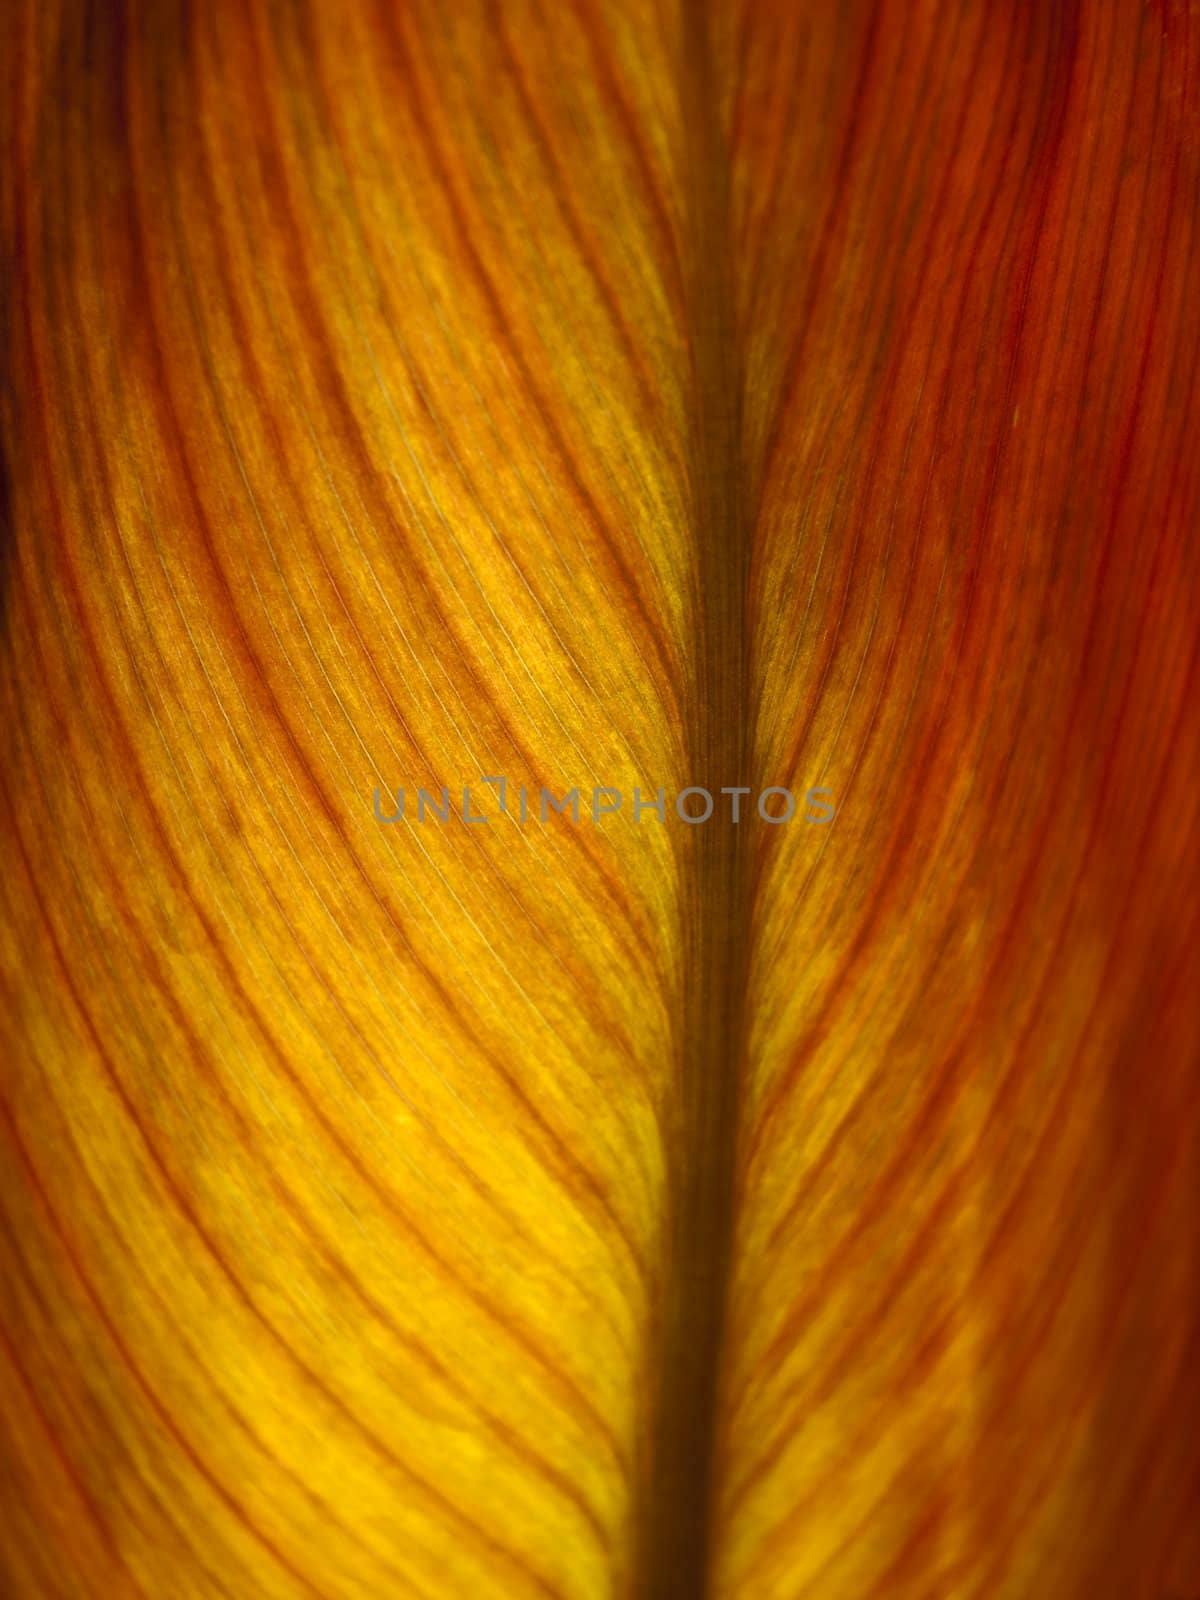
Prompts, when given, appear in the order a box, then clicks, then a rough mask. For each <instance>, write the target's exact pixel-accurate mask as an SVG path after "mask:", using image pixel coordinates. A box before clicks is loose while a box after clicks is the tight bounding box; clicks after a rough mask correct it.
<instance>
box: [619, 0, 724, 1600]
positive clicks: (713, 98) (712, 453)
mask: <svg viewBox="0 0 1200 1600" xmlns="http://www.w3.org/2000/svg"><path fill="white" fill-rule="evenodd" d="M681 110H682V115H683V121H684V127H685V132H686V140H687V163H688V165H687V182H688V192H687V227H688V234H687V238H686V253H685V260H686V265H687V278H686V290H687V312H688V326H689V328H690V330H691V346H692V373H691V403H690V407H689V441H688V443H689V466H690V473H691V482H692V501H693V517H694V537H695V545H696V555H697V580H698V582H697V591H698V607H699V614H698V627H697V630H696V633H695V636H694V638H695V656H694V660H693V664H692V666H693V677H692V681H693V695H692V697H691V701H690V704H689V706H688V722H687V728H686V733H687V750H688V757H689V760H690V763H691V769H690V772H691V774H694V776H690V777H689V781H690V782H692V783H695V784H697V785H700V786H703V787H705V788H707V789H709V791H710V792H711V793H713V794H714V796H716V794H717V791H719V789H720V788H721V787H722V786H723V785H730V784H741V783H745V782H748V781H750V780H748V779H747V778H746V777H745V776H744V775H745V774H746V773H747V772H748V771H749V769H750V737H749V729H750V722H751V718H750V712H751V705H750V673H749V660H748V638H747V629H746V601H747V588H748V577H749V539H748V529H747V528H746V526H745V524H744V520H743V516H744V512H743V507H744V496H743V495H742V493H741V381H740V373H739V362H738V355H737V349H736V342H735V334H734V303H733V289H732V259H731V248H730V226H729V222H730V199H729V184H730V162H729V158H728V153H727V150H726V148H725V140H724V134H723V131H722V129H721V127H720V124H719V115H718V99H717V93H716V86H715V83H714V73H713V65H712V51H711V45H710V40H709V37H708V29H707V18H706V15H705V11H704V8H702V7H701V6H699V5H694V4H685V6H684V39H683V58H682V72H681ZM721 815H722V814H721V813H719V812H717V813H714V817H713V820H712V822H711V823H710V824H709V825H707V826H699V827H694V828H691V829H689V830H688V835H687V840H686V844H687V848H688V850H689V858H688V878H687V893H686V896H685V900H684V905H685V918H686V921H685V926H684V927H683V929H682V936H683V940H684V952H685V960H684V995H683V1003H684V1015H683V1025H682V1027H681V1030H680V1040H681V1049H682V1060H681V1062H680V1080H679V1082H680V1089H679V1099H678V1102H677V1106H676V1114H675V1117H674V1119H672V1120H671V1121H670V1122H669V1123H668V1127H669V1130H670V1134H671V1137H670V1139H669V1148H668V1152H667V1162H668V1167H667V1227H666V1232H665V1238H664V1255H665V1260H664V1267H663V1282H664V1284H665V1290H664V1304H663V1305H662V1307H661V1315H660V1321H659V1336H658V1348H657V1352H656V1357H657V1359H656V1363H655V1367H656V1403H655V1411H654V1415H653V1417H652V1420H651V1434H650V1445H651V1447H650V1452H649V1459H648V1462H647V1471H646V1475H645V1479H644V1481H643V1484H642V1488H641V1503H640V1505H639V1507H638V1512H639V1515H638V1519H637V1525H638V1549H637V1555H636V1564H635V1573H634V1590H635V1593H636V1594H637V1595H638V1597H639V1600H703V1597H704V1596H705V1595H707V1594H708V1592H709V1579H710V1565H711V1563H710V1550H711V1545H712V1539H713V1521H714V1499H715V1490H716V1454H717V1452H716V1443H717V1418H718V1393H719V1386H720V1371H721V1357H722V1348H723V1344H724V1333H725V1316H726V1302H727V1298H728V1285H729V1278H730V1264H731V1259H732V1252H733V1234H734V1175H735V1172H734V1169H735V1160H736V1152H737V1130H738V1112H739V1101H740V1083H741V1077H742V1071H741V1066H742V1060H743V1055H744V1048H745V1015H744V1012H745V997H746V961H747V954H748V939H747V937H746V935H747V931H748V920H749V872H748V867H749V862H748V856H747V850H746V846H745V844H744V842H743V841H744V839H745V838H746V830H745V829H744V828H741V827H734V826H731V825H730V824H729V823H728V821H727V820H718V818H719V817H721Z"/></svg>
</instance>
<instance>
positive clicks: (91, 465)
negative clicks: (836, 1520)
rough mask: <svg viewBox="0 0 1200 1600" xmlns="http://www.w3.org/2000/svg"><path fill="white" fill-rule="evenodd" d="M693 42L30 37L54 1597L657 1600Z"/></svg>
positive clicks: (19, 378) (206, 19)
mask: <svg viewBox="0 0 1200 1600" xmlns="http://www.w3.org/2000/svg"><path fill="white" fill-rule="evenodd" d="M551 23H552V25H551ZM677 35H678V26H677V23H676V20H675V19H674V18H673V16H672V14H671V12H670V10H669V8H664V9H663V11H662V13H661V14H657V13H656V12H655V11H654V9H653V8H650V7H639V8H636V14H635V11H634V10H631V9H630V8H628V7H626V8H624V9H622V8H615V9H614V8H605V7H600V6H590V5H589V6H586V7H584V6H580V7H578V8H571V7H567V8H556V9H555V11H554V15H553V18H551V16H550V14H549V8H544V7H543V6H541V5H539V4H537V3H531V4H524V3H518V4H514V5H506V6H505V7H503V8H494V7H492V6H490V5H483V4H474V3H469V4H467V5H459V6H454V7H446V6H444V5H441V4H435V3H432V0H430V3H429V4H417V5H405V6H397V5H392V4H387V5H384V4H380V5H375V6H373V5H368V4H362V5H353V6H345V7H343V6H331V7H315V6H314V7H307V6H300V7H286V8H274V7H267V6H259V5H256V6H250V7H245V6H242V5H238V4H232V3H231V4H221V5H217V6H210V7H196V8H191V9H187V10H182V9H177V8H170V7H167V8H162V7H152V8H145V7H132V6H123V5H120V4H118V5H114V6H111V7H108V6H104V7H90V8H89V7H83V6H77V5H66V6H55V5H48V6H43V7H36V8H29V9H27V11H26V12H25V14H24V16H23V17H22V18H21V19H20V21H19V23H18V25H17V29H16V33H15V35H14V38H13V40H12V41H11V43H10V46H9V50H8V60H7V74H8V82H9V86H10V88H11V89H12V90H13V99H12V102H11V103H12V106H13V111H12V130H13V141H14V148H15V149H16V151H17V153H18V155H19V164H18V172H17V174H16V176H15V177H14V178H13V179H12V181H11V182H10V187H9V189H8V190H7V191H6V194H5V205H6V215H5V229H6V236H7V238H8V239H9V240H12V241H13V242H14V249H13V263H12V281H11V289H12V300H13V305H14V308H15V309H14V311H13V312H12V314H11V315H10V317H9V319H8V322H7V327H6V338H7V347H6V350H5V362H6V369H5V380H6V382H5V390H4V395H5V398H4V419H3V420H4V427H5V434H6V441H7V454H8V464H9V470H10V477H11V484H10V489H11V509H12V520H13V526H14V529H15V538H14V547H13V550H12V552H11V560H10V563H9V569H8V577H7V593H6V617H5V632H4V640H3V689H2V690H0V694H2V697H3V698H2V707H0V724H2V727H3V752H2V759H0V787H2V790H3V815H4V829H5V840H6V845H5V867H4V875H3V888H2V890H0V895H2V898H3V903H4V920H3V932H2V934H0V984H2V990H3V1027H4V1032H3V1044H2V1047H0V1048H2V1053H3V1059H4V1062H5V1067H6V1070H5V1078H4V1099H3V1128H4V1137H5V1143H6V1157H5V1168H4V1170H5V1173H6V1176H5V1179H4V1198H5V1218H6V1221H5V1234H4V1240H5V1244H4V1249H5V1258H6V1283H7V1285H8V1287H7V1291H6V1293H7V1296H8V1315H7V1317H6V1320H5V1329H6V1332H5V1336H4V1369H3V1370H4V1378H3V1383H2V1385H0V1390H2V1394H3V1405H4V1410H5V1413H6V1419H7V1422H8V1426H9V1429H10V1434H11V1440H12V1443H11V1445H10V1446H9V1447H8V1452H7V1456H6V1461H7V1467H6V1472H7V1474H8V1475H9V1478H10V1486H11V1487H12V1488H13V1489H14V1490H15V1492H14V1494H12V1495H11V1496H9V1497H8V1499H9V1509H8V1510H7V1511H6V1512H5V1513H4V1517H5V1522H6V1535H5V1551H4V1562H5V1577H4V1587H5V1592H6V1593H7V1594H12V1595H14V1596H21V1597H33V1596H35V1595H36V1596H43V1595H49V1594H58V1593H70V1594H72V1595H96V1596H100V1595H103V1596H105V1597H108V1596H116V1595H122V1596H123V1595H131V1596H134V1595H139V1596H144V1597H147V1600H161V1597H163V1596H166V1595H168V1594H169V1595H171V1596H172V1597H173V1600H175V1597H178V1600H190V1597H193V1596H194V1597H197V1600H198V1597H202V1596H203V1597H209V1596H218V1595H220V1596H229V1597H235V1600H247V1597H249V1596H251V1595H253V1596H254V1597H255V1600H273V1597H285V1596H286V1597H292V1596H299V1595H311V1596H323V1597H327V1600H333V1597H337V1600H343V1597H345V1600H349V1597H361V1600H378V1597H379V1596H381V1595H385V1594H386V1595H398V1596H399V1595H402V1596H405V1597H410V1596H411V1597H414V1600H416V1597H421V1596H449V1595H454V1596H467V1595H469V1596H472V1597H476V1596H480V1597H482V1596H485V1595H494V1596H504V1597H506V1600H508V1597H513V1600H515V1597H519V1596H524V1595H530V1596H533V1595H568V1594H569V1595H572V1596H580V1597H582V1596H589V1595H591V1596H601V1595H607V1594H611V1593H614V1592H620V1591H621V1590H622V1589H623V1588H624V1587H625V1586H626V1585H627V1584H628V1582H629V1564H630V1561H631V1551H632V1549H633V1544H634V1541H633V1538H632V1534H631V1530H630V1520H631V1516H632V1497H633V1494H634V1487H635V1484H636V1482H637V1480H638V1477H639V1474H640V1473H642V1472H643V1471H644V1457H645V1450H646V1438H645V1433H646V1428H647V1426H648V1417H649V1411H650V1402H649V1399H648V1394H647V1387H648V1381H649V1380H648V1375H647V1360H648V1357H647V1351H648V1349H649V1348H651V1346H652V1330H653V1325H654V1320H655V1317H656V1316H657V1312H656V1297H657V1295H658V1293H659V1289H660V1286H661V1285H660V1278H661V1270H660V1262H659V1250H660V1243H659V1236H660V1226H661V1208H662V1191H663V1148H662V1141H661V1133H660V1124H661V1120H662V1117H663V1114H664V1112H663V1108H664V1103H665V1101H666V1099H667V1097H668V1088H669V1086H670V1085H671V1084H673V1083H674V1082H675V1081H676V1079H677V1076H678V1074H677V1056H678V1020H677V1019H678V1015H679V1006H680V1002H679V994H680V986H681V974H680V970H679V962H680V940H679V935H678V927H679V921H680V906H681V894H682V889H681V867H680V863H679V861H678V860H677V856H676V851H677V845H678V839H677V833H678V830H675V831H672V830H671V829H669V828H667V827H665V826H663V825H661V824H659V823H658V821H657V820H656V819H655V817H654V816H653V815H650V814H646V815H644V816H643V820H642V822H641V823H640V824H639V825H634V823H633V821H632V819H631V818H630V817H629V816H628V815H627V814H622V815H620V816H618V817H615V818H607V819H605V818H603V817H602V818H601V819H600V821H599V822H598V823H594V822H592V821H591V820H590V818H588V816H587V811H588V807H589V806H590V802H591V791H592V789H593V787H596V786H608V787H612V788H614V789H618V790H620V791H621V792H622V793H623V794H624V796H625V797H626V798H625V807H626V811H627V810H628V807H629V806H630V804H631V799H632V795H633V791H634V788H635V786H641V787H642V789H643V792H644V793H645V792H649V794H650V796H651V797H653V793H654V791H655V790H657V788H658V787H659V786H662V787H664V788H666V790H667V791H668V793H669V794H672V795H673V793H674V791H675V789H677V788H678V787H680V786H681V785H682V784H683V783H685V782H686V776H685V773H686V760H685V752H684V748H683V734H682V722H681V716H682V706H683V705H684V703H685V701H686V700H687V699H688V697H689V696H690V695H692V694H693V679H694V671H695V666H694V662H693V660H692V657H691V653H690V651H691V646H690V643H689V641H690V640H691V639H692V637H693V636H694V634H695V624H694V618H693V610H694V606H695V594H694V585H693V582H692V573H693V569H694V558H693V554H692V550H691V545H690V540H691V534H690V528H691V525H692V521H693V518H692V514H691V506H690V497H691V487H690V483H689V477H688V472H687V469H686V467H685V460H686V407H687V386H688V383H689V381H690V380H689V376H688V375H689V361H690V358H689V353H688V349H687V346H686V337H685V328H684V310H683V306H682V302H681V294H682V275H681V265H680V255H681V250H682V239H681V235H682V228H683V223H682V218H681V215H680V212H679V200H678V196H679V194H680V193H681V191H682V187H683V186H682V184H681V181H680V176H679V172H678V168H679V165H680V161H681V159H682V156H681V149H682V145H681V129H680V114H679V95H678V84H679V62H678V59H677V58H678V50H679V43H678V37H677ZM485 776H491V777H495V778H500V777H503V778H505V779H506V780H507V788H506V794H505V802H506V805H507V811H508V814H507V815H501V814H500V803H499V800H500V797H499V787H498V785H492V786H489V785H488V784H486V783H484V782H483V781H482V780H483V778H484V777H485ZM543 785H544V786H545V787H546V788H547V789H549V790H550V791H551V792H552V793H553V796H554V798H555V799H556V800H561V798H562V796H563V794H564V792H565V791H568V790H570V789H572V788H575V787H578V788H579V789H580V791H581V803H582V806H583V808H584V816H583V820H581V821H580V823H579V825H578V826H576V825H574V824H573V823H572V822H570V821H569V820H567V818H565V817H560V816H558V815H556V814H555V813H553V812H550V813H549V815H548V821H547V823H546V825H545V826H540V825H535V821H536V820H537V819H538V813H539V798H540V796H539V791H540V789H541V787H542V786H543ZM418 786H424V787H426V788H427V789H428V790H430V791H431V793H432V794H433V796H434V799H435V800H436V801H439V802H440V799H441V793H440V791H441V789H442V787H443V786H446V787H447V788H448V790H449V804H450V816H449V819H448V820H446V821H439V820H437V819H436V817H435V816H434V815H433V814H432V813H430V812H427V813H426V816H425V820H424V821H423V822H420V821H418V820H417V816H416V807H417V788H418ZM466 786H469V787H470V790H471V803H472V809H473V811H474V812H475V813H484V814H486V815H487V817H488V820H487V822H486V823H470V822H465V821H464V820H463V819H462V791H463V789H464V787H466ZM400 787H403V788H404V789H405V790H406V814H405V817H404V819H403V820H402V821H399V822H396V823H388V822H382V823H381V822H380V821H378V820H377V819H376V816H375V815H374V807H373V795H374V792H375V791H376V790H379V791H380V798H379V802H378V804H379V808H380V811H381V813H382V814H383V815H384V816H390V815H392V814H393V813H394V811H395V808H396V807H395V791H396V790H397V789H399V788H400ZM522 787H524V788H525V789H526V790H527V791H528V793H529V800H528V805H529V815H530V821H529V822H528V823H527V824H526V825H522V824H521V823H520V819H519V816H517V815H514V813H516V812H517V810H518V807H519V804H520V796H519V791H520V790H521V788H522Z"/></svg>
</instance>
